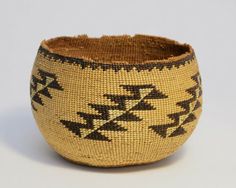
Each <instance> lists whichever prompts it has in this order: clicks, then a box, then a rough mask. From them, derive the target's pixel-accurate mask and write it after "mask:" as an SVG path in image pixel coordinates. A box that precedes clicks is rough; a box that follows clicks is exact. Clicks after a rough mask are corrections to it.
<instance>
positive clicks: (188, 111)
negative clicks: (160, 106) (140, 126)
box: [149, 73, 202, 138]
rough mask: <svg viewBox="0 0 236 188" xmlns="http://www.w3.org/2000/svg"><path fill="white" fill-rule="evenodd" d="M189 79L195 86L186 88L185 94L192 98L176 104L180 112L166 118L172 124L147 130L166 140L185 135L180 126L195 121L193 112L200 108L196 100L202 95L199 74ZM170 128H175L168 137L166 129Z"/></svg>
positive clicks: (151, 127) (154, 126) (155, 126)
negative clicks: (180, 109)
mask: <svg viewBox="0 0 236 188" xmlns="http://www.w3.org/2000/svg"><path fill="white" fill-rule="evenodd" d="M191 79H192V80H193V81H194V82H195V85H194V86H193V87H191V88H188V89H187V90H186V92H187V93H189V94H190V95H192V97H191V98H189V99H187V100H184V101H180V102H177V103H176V105H177V106H179V107H181V108H182V109H183V110H182V111H180V112H176V113H173V114H169V115H168V117H169V118H170V119H171V120H172V121H173V122H172V123H169V124H164V125H151V126H149V128H150V129H152V130H153V131H154V132H155V133H157V134H158V135H159V136H161V137H163V138H166V137H174V136H179V135H181V134H184V133H186V131H185V130H184V128H183V127H182V126H183V125H185V124H187V123H190V122H192V121H194V120H196V116H195V115H194V112H195V110H197V109H198V108H200V107H201V104H200V102H199V100H198V99H199V98H200V97H201V95H202V88H201V78H200V74H199V73H197V74H195V75H193V76H192V77H191ZM172 127H176V129H175V131H174V132H172V133H171V134H170V135H169V136H168V135H167V131H168V128H172Z"/></svg>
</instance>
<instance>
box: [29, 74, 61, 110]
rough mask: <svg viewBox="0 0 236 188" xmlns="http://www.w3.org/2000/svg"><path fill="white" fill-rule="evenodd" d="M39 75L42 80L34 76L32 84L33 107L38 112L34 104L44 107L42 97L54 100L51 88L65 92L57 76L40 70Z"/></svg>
mask: <svg viewBox="0 0 236 188" xmlns="http://www.w3.org/2000/svg"><path fill="white" fill-rule="evenodd" d="M38 75H39V76H40V79H38V78H37V77H35V76H34V75H32V77H31V83H30V96H31V106H32V108H33V110H35V111H37V109H36V107H35V106H34V104H33V102H36V103H38V104H40V105H42V106H43V105H44V103H43V100H42V98H41V95H43V96H45V97H48V98H50V99H51V98H52V95H51V94H50V92H49V88H51V89H56V90H61V91H62V90H63V88H62V86H61V85H60V84H59V83H58V81H57V77H56V75H55V74H52V73H49V72H46V71H44V70H41V69H38Z"/></svg>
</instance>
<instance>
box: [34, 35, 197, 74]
mask: <svg viewBox="0 0 236 188" xmlns="http://www.w3.org/2000/svg"><path fill="white" fill-rule="evenodd" d="M112 37H123V38H127V37H128V38H135V37H136V38H137V37H153V38H158V39H161V40H163V41H165V42H167V43H170V44H174V45H177V46H184V47H187V48H188V50H189V51H187V52H185V53H183V54H180V55H177V56H173V57H168V58H166V59H156V60H145V61H143V62H142V63H125V61H123V62H124V63H122V61H120V62H119V63H116V62H118V61H114V62H112V63H106V62H104V61H99V60H93V59H89V58H85V57H71V56H65V55H62V54H59V53H56V52H54V51H52V50H51V49H50V48H49V47H48V46H47V42H48V41H54V40H58V39H74V38H88V39H102V38H112ZM38 53H39V54H42V55H43V56H44V57H45V58H46V59H48V60H50V61H58V62H60V63H69V64H75V65H80V66H81V68H85V67H90V68H92V69H96V68H99V67H100V68H102V69H103V70H106V69H110V68H111V69H114V70H120V69H125V70H132V69H133V68H136V69H137V70H138V71H140V70H147V69H148V70H151V69H153V68H158V69H163V68H164V67H166V68H168V69H171V68H172V67H177V68H178V67H179V66H181V65H185V64H186V63H189V62H190V61H192V60H193V59H195V53H194V50H193V48H192V47H191V46H190V45H189V44H186V43H184V44H181V43H179V42H177V41H175V40H172V39H168V38H165V37H160V36H152V35H141V34H136V35H134V36H130V35H110V36H102V37H98V38H96V37H94V38H91V37H88V36H87V35H79V36H75V37H70V36H62V37H55V38H52V39H49V40H43V41H42V42H41V44H40V47H39V49H38Z"/></svg>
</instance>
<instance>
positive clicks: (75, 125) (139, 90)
mask: <svg viewBox="0 0 236 188" xmlns="http://www.w3.org/2000/svg"><path fill="white" fill-rule="evenodd" d="M120 87H122V88H123V89H125V90H126V91H128V92H130V95H114V94H104V97H106V98H107V99H109V100H110V101H112V102H114V103H116V105H102V104H88V105H89V106H90V107H91V108H93V109H95V110H96V111H97V112H98V114H89V113H84V112H78V113H77V114H78V115H79V116H80V117H82V118H83V119H84V120H85V122H86V123H80V122H73V121H68V120H61V121H60V122H61V123H62V124H63V125H64V126H65V127H66V128H67V129H69V130H70V131H71V132H72V133H74V134H75V135H77V136H78V137H80V138H84V139H92V140H98V141H108V142H110V141H111V139H110V138H108V137H107V136H105V135H103V134H102V133H101V131H103V130H105V131H118V132H120V131H127V129H126V128H124V127H122V121H128V122H129V121H136V122H139V121H142V118H141V117H138V116H137V115H135V114H134V113H133V112H134V111H140V110H142V111H147V110H155V107H153V106H152V105H151V104H149V103H148V101H147V100H148V99H163V98H166V97H167V96H166V95H165V94H163V93H162V92H160V91H158V90H157V89H156V87H155V86H153V85H120Z"/></svg>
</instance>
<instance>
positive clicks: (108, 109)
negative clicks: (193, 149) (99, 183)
mask: <svg viewBox="0 0 236 188" xmlns="http://www.w3.org/2000/svg"><path fill="white" fill-rule="evenodd" d="M30 94H31V105H32V111H33V114H34V117H35V119H36V122H37V125H38V127H39V129H40V131H41V132H42V134H43V136H44V137H45V139H46V141H47V142H48V143H49V145H51V146H52V147H53V148H54V149H55V151H56V152H58V153H59V154H60V155H62V156H63V157H64V158H66V159H68V160H71V161H73V162H76V163H80V164H86V165H92V166H100V167H115V166H127V165H136V164H145V163H150V162H154V161H158V160H160V159H163V158H165V157H167V156H169V155H171V154H172V153H173V152H175V151H176V150H177V149H178V148H179V147H180V146H181V145H182V144H183V143H184V142H185V141H186V139H187V138H188V137H189V136H190V135H191V133H192V132H193V130H194V128H195V126H196V124H197V121H198V119H199V116H200V114H201V106H202V89H201V78H200V74H199V70H198V65H197V60H196V57H195V54H194V51H193V49H192V47H191V46H190V45H187V44H180V43H178V42H176V41H173V40H169V39H166V38H162V37H156V36H147V35H135V36H127V35H124V36H103V37H100V38H89V37H87V36H86V35H83V36H77V37H58V38H54V39H50V40H45V41H43V42H42V43H41V45H40V48H39V50H38V53H37V56H36V60H35V63H34V66H33V70H32V78H31V84H30Z"/></svg>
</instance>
